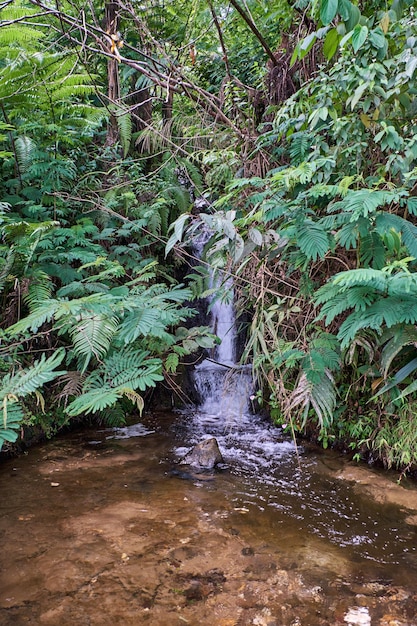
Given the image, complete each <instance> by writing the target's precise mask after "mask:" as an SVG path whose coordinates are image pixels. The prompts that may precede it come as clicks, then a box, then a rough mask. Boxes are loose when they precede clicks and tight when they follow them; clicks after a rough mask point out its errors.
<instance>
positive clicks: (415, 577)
mask: <svg viewBox="0 0 417 626" xmlns="http://www.w3.org/2000/svg"><path fill="white" fill-rule="evenodd" d="M192 419H193V418H190V416H187V415H181V414H168V413H164V414H154V415H148V416H146V417H145V418H144V420H143V425H136V426H132V427H131V428H128V429H122V430H116V431H111V430H98V431H97V430H96V431H83V432H79V433H75V434H72V435H70V436H66V437H63V438H58V439H55V440H53V441H51V442H49V443H47V444H45V445H42V446H40V447H37V448H34V449H31V450H30V451H29V452H28V453H27V454H26V455H23V456H21V457H19V458H17V459H12V460H8V461H6V462H4V463H3V464H2V465H1V466H0V489H1V492H0V493H1V502H0V509H1V517H0V534H1V545H2V549H1V552H0V567H1V574H0V576H1V579H0V625H1V626H20V625H24V624H33V625H35V624H36V625H47V626H83V625H86V626H107V625H109V626H110V625H111V626H115V625H119V624H120V625H123V626H130V625H132V626H133V625H134V626H136V625H140V624H145V625H146V624H149V625H151V626H183V625H184V624H190V625H192V626H200V625H201V626H205V625H207V626H208V625H213V626H244V625H249V624H253V625H255V626H297V625H298V626H337V625H342V626H345V625H346V624H348V625H349V624H350V625H351V626H417V552H416V541H417V532H416V530H417V525H416V524H417V518H416V516H417V489H416V486H415V485H413V484H408V483H407V482H406V481H405V482H404V483H403V485H402V486H397V485H396V484H395V477H390V476H389V475H384V474H381V473H378V472H373V471H371V470H369V469H367V468H359V469H358V470H357V469H356V467H355V465H354V464H351V463H349V462H348V461H347V460H346V459H345V458H344V457H342V456H339V455H337V454H333V453H322V452H319V451H312V450H311V449H309V448H302V447H301V448H300V450H299V454H300V462H301V470H300V469H299V468H298V465H297V458H296V454H295V450H294V446H293V444H292V443H291V442H290V441H289V440H287V439H286V438H285V437H283V436H282V434H281V433H280V431H278V430H276V431H272V430H270V429H269V427H265V429H264V428H263V426H262V427H258V428H257V430H256V431H254V432H252V433H251V432H250V429H244V431H243V432H240V433H235V434H231V433H229V434H228V435H227V436H225V437H224V438H222V437H219V443H220V447H221V449H222V452H223V456H224V458H225V466H224V467H222V468H221V469H220V470H219V471H216V472H212V473H203V474H196V473H193V472H190V471H188V470H187V469H186V468H182V467H180V466H179V465H177V462H178V460H179V458H180V457H181V454H182V452H183V451H184V450H186V449H188V447H190V445H192V444H193V443H194V442H195V441H196V440H198V439H199V438H200V437H201V432H199V431H198V429H197V430H196V429H194V430H193V428H191V429H190V423H191V422H192ZM355 472H359V473H355ZM389 493H391V494H393V495H392V497H390V498H388V499H387V494H389Z"/></svg>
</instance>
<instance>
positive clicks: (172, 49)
mask: <svg viewBox="0 0 417 626" xmlns="http://www.w3.org/2000/svg"><path fill="white" fill-rule="evenodd" d="M89 6H90V8H89V12H88V15H87V14H86V12H85V11H84V9H83V7H82V6H81V5H80V6H78V3H67V2H62V3H60V4H59V5H54V6H52V5H51V4H50V3H44V2H43V0H12V1H11V2H9V3H6V5H5V6H4V7H3V9H2V16H1V20H2V21H1V22H0V49H1V53H2V54H1V57H0V58H1V61H0V113H1V116H0V117H1V120H0V142H1V145H0V170H1V183H0V192H1V195H0V229H1V243H0V297H1V300H2V315H1V319H0V326H1V333H2V335H1V339H2V343H1V347H0V366H1V372H2V373H4V378H3V383H2V386H1V388H0V397H1V398H2V403H3V409H4V411H3V414H4V423H3V430H2V431H1V433H2V434H1V435H0V436H1V437H2V440H1V441H12V440H14V438H15V437H16V435H17V432H18V431H20V430H21V429H22V427H23V428H25V423H33V422H34V421H35V422H36V418H34V417H33V416H34V415H39V421H40V420H41V413H42V410H44V411H45V412H46V413H45V414H46V415H50V407H51V406H52V405H54V404H55V405H56V404H57V403H60V407H61V408H60V411H61V413H62V415H61V416H60V419H59V420H58V421H59V424H58V423H57V426H56V427H57V428H58V427H59V426H60V425H61V424H63V423H66V422H67V421H68V420H69V419H80V417H79V416H83V415H90V414H92V415H94V416H96V417H97V416H98V417H99V419H104V420H107V422H108V423H117V421H118V420H121V419H123V415H124V414H126V412H129V411H132V410H139V411H141V410H142V408H143V406H144V401H145V399H146V396H147V394H148V393H149V391H148V390H151V389H152V388H153V387H154V386H155V385H158V384H160V383H161V382H162V381H165V382H166V383H169V384H171V385H174V386H175V385H176V383H175V381H174V379H173V377H174V376H175V372H176V371H177V369H178V368H179V367H180V365H181V363H182V362H184V359H186V357H187V355H189V354H191V353H193V352H195V351H197V350H199V349H200V350H201V349H203V348H206V347H209V346H210V345H213V342H214V341H215V338H214V337H213V336H211V335H210V333H209V331H208V329H207V328H205V327H201V326H199V325H198V326H194V327H193V315H194V312H195V311H194V309H195V306H196V305H195V304H194V300H196V299H198V298H200V297H202V296H204V295H205V294H207V290H208V289H209V285H208V281H207V273H208V272H207V271H206V268H207V267H208V266H210V268H212V269H213V270H214V271H216V269H217V268H220V269H221V270H224V268H225V267H226V268H227V269H228V270H230V271H231V272H232V273H233V275H234V277H235V284H236V290H237V296H238V301H237V303H236V307H237V309H238V310H239V311H241V312H242V316H241V323H242V325H245V333H246V345H245V347H244V350H243V356H242V358H243V359H244V360H246V361H248V362H249V361H250V362H253V365H254V371H255V374H256V376H257V380H258V387H259V392H258V400H259V403H260V404H262V405H264V406H265V407H266V408H267V409H268V411H269V412H270V414H271V415H272V416H273V418H274V419H275V420H276V422H277V423H278V424H281V425H284V426H285V425H288V428H290V429H292V430H293V432H299V433H305V434H308V435H309V436H313V437H315V438H316V439H318V440H320V441H321V442H322V443H323V445H330V444H333V443H335V444H336V443H337V444H339V445H340V444H341V445H344V446H346V447H347V448H351V449H352V450H353V452H354V453H356V454H357V455H358V457H359V456H361V455H362V456H366V455H368V457H369V458H371V457H373V458H379V459H381V460H382V461H383V462H384V463H385V464H386V465H387V466H392V465H394V466H398V467H401V468H402V469H407V468H412V467H414V466H415V465H416V464H417V446H416V441H415V437H414V436H413V433H414V432H417V428H416V426H417V417H415V414H416V410H415V409H416V407H417V396H416V393H417V382H416V377H415V373H416V371H417V354H416V352H415V346H416V321H417V310H416V306H415V295H416V294H415V293H414V292H415V291H416V289H417V287H416V278H415V276H416V267H417V266H416V259H417V223H416V220H417V193H416V189H417V127H416V122H415V120H416V110H417V99H416V94H417V85H416V77H417V38H416V35H415V33H416V27H417V23H416V19H417V18H416V16H415V13H414V7H413V3H412V1H411V0H393V1H392V2H390V3H388V4H387V3H385V2H384V3H383V2H379V1H378V0H375V1H374V2H370V3H358V2H356V1H355V0H353V1H351V0H319V1H314V2H308V1H307V0H300V1H298V2H296V3H289V2H286V1H285V0H277V2H275V3H270V2H264V1H263V0H257V1H255V0H248V1H247V2H240V1H239V0H233V1H231V2H229V3H223V2H221V1H220V0H193V1H192V2H183V0H170V1H169V2H165V3H163V5H161V3H159V2H156V1H153V0H149V1H147V2H145V3H141V5H140V7H139V6H136V5H134V4H130V3H127V4H126V3H121V2H118V1H115V2H106V3H104V4H100V3H90V5H89ZM249 59H250V61H248V60H249ZM207 229H210V231H211V232H212V236H211V239H210V241H209V242H208V243H207V244H206V246H205V253H204V258H203V259H202V260H201V261H198V260H195V259H194V260H191V256H192V248H190V242H192V241H193V239H194V238H195V237H199V236H200V235H201V231H202V230H207ZM190 264H191V265H192V269H191V270H190ZM195 319H197V318H195ZM247 320H249V322H248V321H247ZM58 367H59V368H60V369H59V371H58V370H57V368H58ZM19 381H23V382H21V383H20V382H19ZM13 385H15V386H16V389H20V391H19V392H17V391H16V392H13V391H12V390H11V389H12V387H13ZM41 388H42V392H41ZM36 401H37V402H38V403H40V404H39V406H38V407H37V406H36ZM42 419H43V420H44V421H45V418H42ZM50 430H51V432H52V431H53V430H54V428H52V429H50Z"/></svg>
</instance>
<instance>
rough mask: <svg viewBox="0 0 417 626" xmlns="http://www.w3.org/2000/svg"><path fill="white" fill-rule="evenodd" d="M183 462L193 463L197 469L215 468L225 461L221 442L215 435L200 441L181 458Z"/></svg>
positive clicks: (186, 463)
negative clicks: (220, 446)
mask: <svg viewBox="0 0 417 626" xmlns="http://www.w3.org/2000/svg"><path fill="white" fill-rule="evenodd" d="M181 463H183V464H185V465H191V466H192V467H194V468H197V469H209V470H210V469H213V468H214V467H215V466H216V465H218V464H219V463H224V461H223V457H222V454H221V452H220V449H219V444H218V443H217V439H216V438H215V437H211V438H210V439H204V441H200V443H198V444H197V445H195V446H194V448H191V450H189V452H187V454H186V455H185V456H184V458H183V459H181Z"/></svg>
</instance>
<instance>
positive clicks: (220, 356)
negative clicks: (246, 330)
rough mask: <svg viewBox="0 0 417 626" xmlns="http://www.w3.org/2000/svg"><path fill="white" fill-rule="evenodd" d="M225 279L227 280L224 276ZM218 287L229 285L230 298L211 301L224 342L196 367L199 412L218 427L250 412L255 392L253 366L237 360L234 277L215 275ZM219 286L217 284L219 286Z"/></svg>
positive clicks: (214, 322) (212, 322) (212, 321)
mask: <svg viewBox="0 0 417 626" xmlns="http://www.w3.org/2000/svg"><path fill="white" fill-rule="evenodd" d="M222 279H223V280H222ZM212 280H213V282H212V287H213V286H214V289H215V290H219V289H226V290H227V292H228V298H227V301H225V300H223V299H222V298H219V297H218V293H217V294H216V295H217V297H216V296H214V297H212V298H211V300H210V302H209V310H210V325H211V329H212V332H213V333H214V334H216V335H217V336H218V337H219V339H220V344H219V345H218V346H217V347H216V348H215V349H214V351H212V353H211V354H210V355H207V357H206V358H205V359H204V360H203V361H202V362H201V363H200V364H199V365H197V366H196V367H195V369H194V374H193V381H194V387H195V390H196V392H197V394H198V397H199V399H200V406H199V414H200V415H201V417H202V418H203V419H205V421H206V422H207V421H208V422H213V425H217V427H224V428H230V427H232V426H233V424H234V423H235V422H237V421H239V420H242V419H244V417H245V416H248V414H249V413H250V396H251V395H252V393H253V381H252V368H251V366H250V365H243V366H242V365H238V364H237V363H236V356H237V354H236V353H237V350H236V343H237V335H238V333H237V328H236V314H235V307H234V301H233V300H234V298H233V279H232V277H231V276H228V277H226V278H225V277H224V276H220V279H219V278H218V279H217V280H214V279H212ZM216 286H217V287H216Z"/></svg>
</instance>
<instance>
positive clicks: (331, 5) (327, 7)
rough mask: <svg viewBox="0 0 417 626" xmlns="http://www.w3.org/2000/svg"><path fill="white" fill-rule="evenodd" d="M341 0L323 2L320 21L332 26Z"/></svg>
mask: <svg viewBox="0 0 417 626" xmlns="http://www.w3.org/2000/svg"><path fill="white" fill-rule="evenodd" d="M338 5H339V0H321V5H320V19H321V21H322V22H323V24H330V22H331V21H332V20H333V19H334V18H335V17H336V13H337V9H338Z"/></svg>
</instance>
